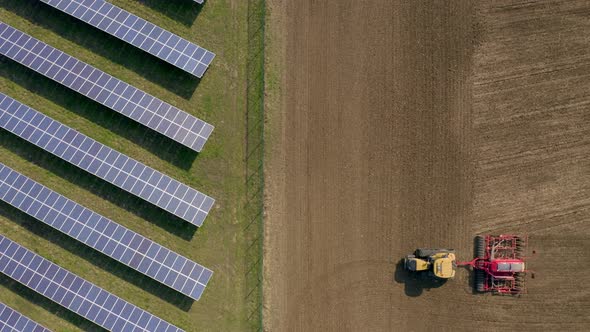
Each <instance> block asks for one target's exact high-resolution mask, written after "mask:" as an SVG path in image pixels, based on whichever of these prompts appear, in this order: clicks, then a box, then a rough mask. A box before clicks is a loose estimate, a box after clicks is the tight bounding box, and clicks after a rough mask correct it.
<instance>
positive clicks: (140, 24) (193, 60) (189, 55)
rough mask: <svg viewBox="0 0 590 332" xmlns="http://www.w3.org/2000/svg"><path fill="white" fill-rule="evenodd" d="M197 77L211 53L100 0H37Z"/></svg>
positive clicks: (204, 67)
mask: <svg viewBox="0 0 590 332" xmlns="http://www.w3.org/2000/svg"><path fill="white" fill-rule="evenodd" d="M41 1H42V2H44V3H46V4H48V5H50V6H52V7H54V8H57V9H59V10H61V11H63V12H65V13H68V14H70V15H72V16H74V17H76V18H78V19H80V20H82V21H84V22H86V23H88V24H90V25H92V26H94V27H96V28H98V29H100V30H102V31H105V32H107V33H109V34H110V35H112V36H115V37H117V38H119V39H121V40H124V41H126V42H128V43H129V44H131V45H134V46H136V47H138V48H140V49H142V50H144V51H146V52H148V53H150V54H152V55H155V56H157V57H158V58H160V59H162V60H164V61H166V62H168V63H171V64H173V65H174V66H176V67H178V68H181V69H182V70H185V71H187V72H189V73H191V74H193V75H195V76H197V77H203V74H204V73H205V70H207V67H208V66H209V64H211V61H213V58H214V57H215V54H213V53H211V52H209V51H207V50H206V49H204V48H202V47H200V46H198V45H196V44H194V43H191V42H189V41H188V40H186V39H184V38H182V37H179V36H177V35H175V34H173V33H171V32H169V31H167V30H164V29H162V28H160V27H159V26H157V25H154V24H152V23H150V22H148V21H146V20H144V19H142V18H140V17H137V16H135V15H133V14H131V13H129V12H128V11H126V10H124V9H121V8H119V7H117V6H115V5H113V4H110V3H108V2H106V1H104V0H41Z"/></svg>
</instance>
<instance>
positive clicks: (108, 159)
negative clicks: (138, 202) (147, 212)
mask: <svg viewBox="0 0 590 332" xmlns="http://www.w3.org/2000/svg"><path fill="white" fill-rule="evenodd" d="M0 128H4V129H6V130H8V131H10V132H11V133H13V134H15V135H17V136H19V137H21V138H23V139H25V140H27V141H29V142H31V143H33V144H35V145H37V146H38V147H40V148H42V149H44V150H46V151H48V152H50V153H52V154H54V155H56V156H58V157H60V158H62V159H64V160H66V161H68V162H70V163H72V164H74V165H76V166H78V167H79V168H81V169H83V170H85V171H87V172H89V173H91V174H93V175H96V176H97V177H99V178H101V179H103V180H105V181H108V182H109V183H112V184H113V185H115V186H117V187H119V188H121V189H123V190H126V191H127V192H130V193H132V194H134V195H136V196H138V197H141V198H142V199H144V200H146V201H148V202H150V203H152V204H154V205H156V206H158V207H160V208H161V209H163V210H166V211H168V212H170V213H172V214H174V215H175V216H178V217H179V218H182V219H184V220H186V221H188V222H190V223H192V224H194V225H196V226H199V227H200V226H202V225H203V222H204V220H205V217H206V216H207V214H208V213H209V211H210V210H211V207H212V206H213V203H214V202H215V200H214V199H213V198H211V197H209V196H206V195H204V194H202V193H200V192H198V191H197V190H195V189H193V188H191V187H189V186H187V185H185V184H183V183H180V182H178V181H176V180H174V179H172V178H171V177H169V176H167V175H165V174H163V173H160V172H158V171H156V170H154V169H153V168H151V167H149V166H146V165H144V164H142V163H140V162H138V161H136V160H134V159H132V158H129V157H128V156H126V155H124V154H122V153H120V152H118V151H116V150H114V149H111V148H109V147H108V146H106V145H104V144H102V143H99V142H97V141H95V140H93V139H92V138H90V137H88V136H86V135H84V134H81V133H79V132H77V131H75V130H74V129H72V128H70V127H68V126H66V125H63V124H61V123H60V122H57V121H55V120H53V119H52V118H50V117H48V116H45V115H43V114H42V113H40V112H38V111H36V110H34V109H32V108H30V107H28V106H26V105H24V104H22V103H20V102H19V101H17V100H15V99H12V98H10V97H9V96H7V95H5V94H3V93H0Z"/></svg>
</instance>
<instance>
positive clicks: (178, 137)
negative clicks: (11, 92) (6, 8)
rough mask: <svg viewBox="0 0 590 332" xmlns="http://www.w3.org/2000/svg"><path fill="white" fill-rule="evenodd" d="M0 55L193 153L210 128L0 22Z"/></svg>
mask: <svg viewBox="0 0 590 332" xmlns="http://www.w3.org/2000/svg"><path fill="white" fill-rule="evenodd" d="M0 54H2V55H4V56H6V57H8V58H10V59H12V60H14V61H16V62H18V63H20V64H22V65H24V66H26V67H28V68H30V69H32V70H34V71H36V72H38V73H40V74H42V75H44V76H46V77H49V78H51V79H52V80H54V81H56V82H58V83H60V84H63V85H65V86H66V87H68V88H70V89H72V90H74V91H77V92H79V93H81V94H82V95H84V96H86V97H88V98H90V99H92V100H94V101H97V102H99V103H101V104H102V105H104V106H106V107H108V108H110V109H112V110H114V111H116V112H118V113H121V114H123V115H125V116H127V117H129V118H131V119H133V120H135V121H137V122H139V123H141V124H143V125H144V126H146V127H148V128H151V129H153V130H155V131H157V132H159V133H161V134H163V135H165V136H167V137H169V138H171V139H173V140H175V141H176V142H178V143H180V144H183V145H185V146H187V147H189V148H190V149H192V150H195V151H197V152H198V151H201V149H202V148H203V145H205V142H206V141H207V139H208V138H209V136H210V135H211V132H212V131H213V126H212V125H210V124H208V123H206V122H204V121H202V120H199V119H197V118H196V117H194V116H192V115H190V114H188V113H186V112H183V111H181V110H179V109H178V108H176V107H174V106H172V105H170V104H167V103H165V102H163V101H162V100H160V99H158V98H156V97H154V96H152V95H149V94H147V93H146V92H144V91H141V90H139V89H137V88H135V87H133V86H131V85H129V84H127V83H125V82H123V81H121V80H119V79H117V78H115V77H113V76H111V75H108V74H106V73H104V72H103V71H101V70H99V69H97V68H94V67H92V66H90V65H88V64H86V63H84V62H82V61H80V60H78V59H76V58H74V57H72V56H70V55H67V54H65V53H63V52H61V51H59V50H57V49H55V48H53V47H51V46H49V45H47V44H45V43H43V42H41V41H39V40H37V39H35V38H33V37H31V36H29V35H27V34H25V33H23V32H21V31H19V30H17V29H15V28H13V27H11V26H9V25H7V24H6V23H3V22H0Z"/></svg>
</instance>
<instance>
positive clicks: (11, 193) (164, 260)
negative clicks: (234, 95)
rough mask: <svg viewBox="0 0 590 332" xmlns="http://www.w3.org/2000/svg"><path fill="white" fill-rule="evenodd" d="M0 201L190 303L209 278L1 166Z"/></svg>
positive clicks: (197, 267)
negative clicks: (178, 294)
mask: <svg viewBox="0 0 590 332" xmlns="http://www.w3.org/2000/svg"><path fill="white" fill-rule="evenodd" d="M0 200H2V201H5V202H6V203H8V204H10V205H12V206H14V207H16V208H17V209H19V210H21V211H23V212H25V213H27V214H28V215H30V216H32V217H33V218H35V219H37V220H39V221H41V222H43V223H45V224H46V225H49V226H51V227H53V228H55V229H57V230H58V231H60V232H62V233H64V234H66V235H68V236H70V237H72V238H74V239H76V240H78V241H80V242H82V243H84V244H86V245H87V246H89V247H91V248H93V249H95V250H98V251H100V252H102V253H103V254H105V255H107V256H109V257H111V258H112V259H114V260H117V261H119V262H121V263H123V264H125V265H127V266H129V267H131V268H133V269H135V270H136V271H139V272H141V273H143V274H145V275H146V276H148V277H150V278H152V279H154V280H156V281H159V282H161V283H162V284H164V285H166V286H168V287H170V288H172V289H174V290H176V291H178V292H180V293H182V294H184V295H186V296H188V297H190V298H192V299H195V300H199V299H200V298H201V295H202V294H203V291H204V290H205V287H206V286H207V283H208V282H209V280H210V279H211V276H212V274H213V272H212V271H211V270H209V269H207V268H205V267H203V266H201V265H199V264H197V263H195V262H194V261H192V260H190V259H187V258H186V257H184V256H181V255H179V254H177V253H175V252H173V251H171V250H170V249H168V248H165V247H163V246H161V245H159V244H157V243H155V242H154V241H152V240H150V239H148V238H146V237H144V236H142V235H139V234H137V233H135V232H133V231H132V230H130V229H127V228H125V227H123V226H121V225H119V224H117V223H116V222H114V221H112V220H110V219H108V218H105V217H103V216H101V215H100V214H98V213H96V212H94V211H92V210H90V209H88V208H85V207H83V206H82V205H80V204H78V203H76V202H74V201H72V200H70V199H68V198H66V197H64V196H62V195H60V194H58V193H56V192H55V191H53V190H51V189H49V188H47V187H45V186H43V185H41V184H39V183H37V182H35V181H33V180H31V179H30V178H28V177H26V176H24V175H22V174H20V173H18V172H17V171H15V170H12V169H11V168H9V167H7V166H5V165H3V164H1V163H0Z"/></svg>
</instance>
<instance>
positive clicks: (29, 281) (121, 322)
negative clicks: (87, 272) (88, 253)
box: [0, 235, 182, 332]
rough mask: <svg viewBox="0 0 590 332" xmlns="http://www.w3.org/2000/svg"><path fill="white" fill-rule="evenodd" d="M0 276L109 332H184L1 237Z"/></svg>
mask: <svg viewBox="0 0 590 332" xmlns="http://www.w3.org/2000/svg"><path fill="white" fill-rule="evenodd" d="M0 272H2V273H4V274H5V275H7V276H8V277H10V278H12V279H14V280H15V281H17V282H19V283H21V284H23V285H25V286H27V287H28V288H30V289H32V290H34V291H35V292H37V293H39V294H41V295H43V296H45V297H47V298H48V299H50V300H52V301H54V302H56V303H58V304H60V305H61V306H63V307H65V308H67V309H68V310H71V311H73V312H75V313H77V314H79V315H80V316H82V317H84V318H86V319H88V320H89V321H91V322H93V323H95V324H97V325H99V326H102V327H104V328H105V329H107V330H109V331H162V332H164V331H165V332H174V331H182V330H181V329H179V328H178V327H176V326H174V325H172V324H170V323H168V322H166V321H165V320H163V319H160V318H158V317H156V316H154V315H152V314H150V313H149V312H147V311H145V310H143V309H140V308H138V307H136V306H134V305H133V304H131V303H129V302H127V301H125V300H123V299H121V298H119V297H118V296H115V295H113V294H111V293H109V292H107V291H106V290H104V289H102V288H100V287H98V286H96V285H94V284H93V283H91V282H88V281H86V280H84V279H82V278H80V277H78V276H77V275H75V274H74V273H72V272H70V271H68V270H66V269H64V268H62V267H60V266H59V265H57V264H54V263H52V262H50V261H49V260H47V259H45V258H43V257H41V256H39V255H37V254H35V253H33V252H32V251H30V250H28V249H26V248H24V247H23V246H21V245H20V244H18V243H16V242H14V241H12V240H10V239H8V238H7V237H4V236H2V235H0Z"/></svg>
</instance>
